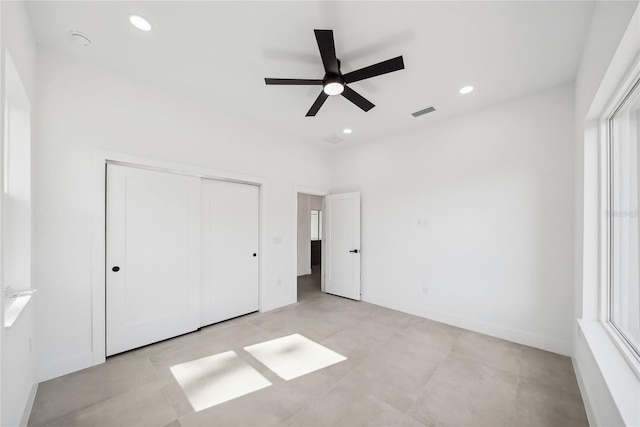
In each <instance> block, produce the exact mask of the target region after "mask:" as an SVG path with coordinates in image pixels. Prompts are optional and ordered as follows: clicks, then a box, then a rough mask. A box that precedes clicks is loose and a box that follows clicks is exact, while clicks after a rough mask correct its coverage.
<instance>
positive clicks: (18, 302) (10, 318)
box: [4, 295, 32, 328]
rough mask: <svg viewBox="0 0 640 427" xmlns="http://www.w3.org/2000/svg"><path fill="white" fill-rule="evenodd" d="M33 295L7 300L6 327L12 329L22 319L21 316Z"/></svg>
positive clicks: (5, 311)
mask: <svg viewBox="0 0 640 427" xmlns="http://www.w3.org/2000/svg"><path fill="white" fill-rule="evenodd" d="M31 296H32V295H23V296H19V297H16V298H11V299H8V300H7V307H6V308H5V310H4V327H5V328H10V327H11V326H13V324H14V323H15V321H16V320H17V319H18V317H20V314H21V313H22V311H23V310H24V308H25V307H26V306H27V303H28V302H29V301H30V300H31Z"/></svg>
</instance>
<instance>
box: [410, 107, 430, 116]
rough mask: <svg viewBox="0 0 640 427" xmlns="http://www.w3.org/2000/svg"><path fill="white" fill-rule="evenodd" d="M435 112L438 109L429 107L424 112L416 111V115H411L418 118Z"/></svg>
mask: <svg viewBox="0 0 640 427" xmlns="http://www.w3.org/2000/svg"><path fill="white" fill-rule="evenodd" d="M433 111H436V109H435V108H433V107H429V108H425V109H424V110H420V111H416V112H415V113H411V115H412V116H413V117H418V116H422V115H424V114H427V113H431V112H433Z"/></svg>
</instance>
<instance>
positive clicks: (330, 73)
mask: <svg viewBox="0 0 640 427" xmlns="http://www.w3.org/2000/svg"><path fill="white" fill-rule="evenodd" d="M313 31H314V33H315V34H316V41H317V42H318V49H320V56H321V57H322V64H323V65H324V72H325V74H324V78H322V79H270V78H265V79H264V82H265V83H266V84H268V85H322V92H320V95H318V98H316V101H315V102H314V103H313V105H312V106H311V109H310V110H309V111H308V112H307V114H306V116H307V117H313V116H315V115H316V114H317V113H318V111H319V110H320V107H322V104H324V102H325V101H326V100H327V98H328V97H329V96H331V95H342V96H344V97H345V98H347V99H348V100H349V101H351V102H353V103H354V104H356V105H357V106H358V107H360V108H361V109H363V110H364V111H369V110H370V109H372V108H373V107H375V105H374V104H372V103H371V102H370V101H368V100H367V99H366V98H364V97H363V96H362V95H360V94H359V93H358V92H356V91H355V90H353V89H351V88H350V87H349V86H347V84H350V83H354V82H357V81H360V80H364V79H369V78H371V77H376V76H380V75H382V74H387V73H392V72H394V71H398V70H402V69H404V62H403V61H402V56H398V57H396V58H392V59H388V60H386V61H382V62H378V63H377V64H374V65H370V66H368V67H364V68H360V69H359V70H356V71H351V72H350V73H347V74H342V71H340V60H339V59H338V58H337V57H336V47H335V43H334V41H333V31H332V30H313Z"/></svg>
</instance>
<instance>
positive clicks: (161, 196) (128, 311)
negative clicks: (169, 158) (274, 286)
mask: <svg viewBox="0 0 640 427" xmlns="http://www.w3.org/2000/svg"><path fill="white" fill-rule="evenodd" d="M200 203H201V199H200V179H199V178H195V177H188V176H184V175H176V174H171V173H167V172H159V171H153V170H146V169H138V168H133V167H128V166H119V165H108V167H107V230H106V231H107V271H106V275H107V289H106V298H107V307H106V309H107V310H106V313H107V319H106V320H107V322H106V324H107V355H112V354H116V353H120V352H123V351H126V350H130V349H133V348H136V347H140V346H143V345H147V344H150V343H153V342H157V341H161V340H164V339H167V338H171V337H174V336H177V335H181V334H184V333H186V332H190V331H193V330H195V329H197V328H198V327H199V320H200V319H199V318H200V316H199V314H200V297H201V296H200V265H201V261H200V256H201V236H200V234H201V233H200V225H201V224H200V223H201V218H200V214H201V206H200Z"/></svg>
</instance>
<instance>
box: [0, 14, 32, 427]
mask: <svg viewBox="0 0 640 427" xmlns="http://www.w3.org/2000/svg"><path fill="white" fill-rule="evenodd" d="M0 8H1V15H2V24H1V28H2V37H1V39H2V70H1V72H0V75H2V76H3V80H4V77H5V76H6V72H7V71H8V70H7V68H6V61H7V58H8V57H7V56H5V52H7V53H9V55H10V56H11V58H12V60H13V63H14V64H15V69H16V71H17V73H18V75H19V76H18V77H19V79H20V80H21V84H22V88H24V91H25V92H26V95H27V97H28V98H29V100H30V103H31V105H32V106H33V104H34V102H33V101H34V99H35V92H36V78H35V73H36V45H35V41H34V38H33V35H32V32H31V26H30V22H29V18H28V16H27V12H26V9H25V5H24V3H23V2H0ZM5 81H6V80H5ZM3 84H4V82H3ZM11 86H12V87H11V88H7V87H3V93H4V91H5V90H7V89H10V90H9V91H8V92H11V91H13V89H15V88H19V87H20V84H18V85H17V86H16V85H11ZM20 90H22V89H20ZM9 95H10V96H12V97H14V94H13V93H9ZM3 98H4V97H3ZM14 101H16V98H15V97H14ZM3 103H4V101H3ZM21 105H22V106H23V107H25V106H26V105H27V104H25V103H24V102H23V103H22V104H21ZM27 108H28V107H27ZM2 110H3V111H2V115H0V117H3V115H4V105H3V106H2ZM24 111H25V112H26V110H24ZM12 136H14V137H15V136H17V135H15V134H14V135H12ZM21 136H26V139H24V138H21V139H20V141H19V143H20V145H21V147H20V153H21V154H22V155H23V158H15V157H14V158H11V160H12V162H17V163H18V164H15V163H14V164H13V166H14V167H18V166H19V167H20V169H21V170H14V171H13V172H11V174H12V178H13V179H14V180H15V181H14V183H15V182H16V181H17V182H18V184H20V183H22V184H21V185H22V188H14V189H15V190H18V193H17V194H12V200H7V199H5V198H3V204H4V213H3V215H7V218H5V220H6V219H9V217H11V216H12V215H11V212H7V209H10V210H11V211H13V212H14V213H16V212H18V211H19V212H20V215H21V216H22V218H21V220H19V221H16V222H12V223H11V224H7V223H6V222H5V223H4V226H5V227H9V226H11V227H12V230H11V231H12V232H15V231H16V229H19V230H20V234H21V235H20V236H15V235H13V236H11V235H10V233H5V235H4V236H3V247H2V251H3V255H5V256H3V259H4V261H5V265H4V266H3V267H5V268H4V271H3V283H2V285H1V288H2V289H4V287H6V286H12V285H13V286H12V287H14V288H17V287H21V288H29V287H30V286H31V259H30V258H31V253H30V251H31V248H30V243H31V195H30V192H31V191H30V188H29V179H30V176H29V171H30V167H31V166H30V162H29V146H28V145H29V144H30V141H29V137H28V135H25V134H23V135H21ZM5 143H6V141H5ZM25 144H27V145H26V146H25ZM23 168H24V169H23ZM25 169H26V170H25ZM14 172H15V173H14ZM25 172H26V174H25ZM14 196H18V198H19V199H13V197H14ZM9 202H11V203H9ZM14 202H17V203H14ZM13 219H16V218H15V217H13ZM6 231H7V230H6V229H5V230H3V232H6ZM10 238H11V239H15V241H11V239H10ZM16 241H17V242H19V244H18V245H16ZM16 254H18V255H19V259H17V258H16V257H13V258H9V257H8V255H16ZM8 262H11V265H10V266H9V265H6V263H8ZM7 279H10V280H11V283H9V281H7ZM35 298H37V296H36V297H35ZM32 301H33V300H32ZM4 302H5V301H3V306H4ZM35 317H36V313H35V307H34V304H33V302H30V303H29V304H28V305H27V306H26V307H25V309H24V311H23V312H22V313H21V315H20V316H19V317H18V319H17V320H16V321H15V323H14V324H13V326H11V327H10V328H6V329H5V328H3V329H2V331H1V332H0V333H1V334H2V337H1V338H2V359H1V360H2V411H1V413H2V415H1V416H2V418H1V424H2V425H3V426H14V425H21V424H26V421H27V417H28V414H29V412H30V410H31V406H32V404H33V399H34V397H35V392H36V390H37V375H36V369H35V367H36V361H35V350H36V342H35V333H34V332H35V326H34V322H35Z"/></svg>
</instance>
